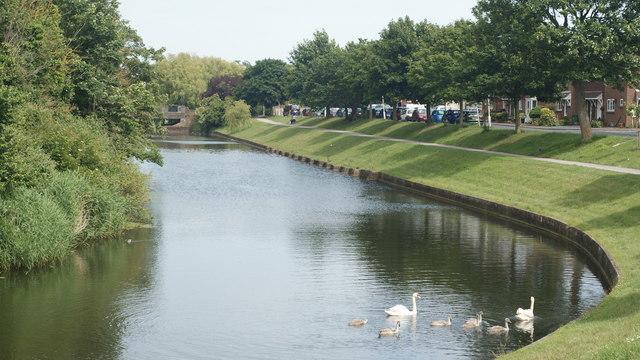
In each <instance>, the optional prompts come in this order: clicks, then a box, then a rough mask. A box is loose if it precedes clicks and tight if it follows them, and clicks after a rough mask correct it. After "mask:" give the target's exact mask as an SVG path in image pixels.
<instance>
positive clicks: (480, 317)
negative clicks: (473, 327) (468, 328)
mask: <svg viewBox="0 0 640 360" xmlns="http://www.w3.org/2000/svg"><path fill="white" fill-rule="evenodd" d="M480 324H482V314H478V325H480Z"/></svg>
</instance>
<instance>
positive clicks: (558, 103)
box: [556, 101, 564, 111]
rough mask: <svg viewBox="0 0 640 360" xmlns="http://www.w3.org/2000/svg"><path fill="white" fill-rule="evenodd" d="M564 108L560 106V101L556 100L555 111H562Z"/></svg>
mask: <svg viewBox="0 0 640 360" xmlns="http://www.w3.org/2000/svg"><path fill="white" fill-rule="evenodd" d="M563 109H564V108H563V107H562V101H558V102H557V103H556V111H562V110H563Z"/></svg>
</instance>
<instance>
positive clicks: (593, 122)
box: [591, 119, 602, 128]
mask: <svg viewBox="0 0 640 360" xmlns="http://www.w3.org/2000/svg"><path fill="white" fill-rule="evenodd" d="M591 127H592V128H601V127H602V120H601V119H598V120H591Z"/></svg>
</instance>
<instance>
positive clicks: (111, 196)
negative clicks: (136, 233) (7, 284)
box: [0, 168, 147, 270]
mask: <svg viewBox="0 0 640 360" xmlns="http://www.w3.org/2000/svg"><path fill="white" fill-rule="evenodd" d="M131 170H133V168H132V169H131ZM136 174H139V172H138V173H133V174H132V176H130V177H128V178H126V180H124V179H125V177H123V176H122V174H112V175H110V176H96V175H90V174H89V175H87V174H83V173H81V172H78V171H66V172H58V173H54V174H53V175H52V176H51V178H50V179H48V181H47V182H45V183H43V184H41V185H40V186H38V187H34V188H19V189H17V190H16V191H12V192H11V193H6V194H4V195H3V196H2V197H0V270H6V269H10V268H26V269H31V268H34V267H41V266H43V265H46V264H48V263H51V262H55V261H58V260H60V259H62V258H64V257H65V256H67V255H68V254H69V253H70V251H71V250H72V249H73V248H75V247H77V246H78V245H79V244H81V243H86V242H88V241H92V240H95V239H100V238H106V237H110V236H114V235H117V234H119V233H121V232H122V231H123V230H124V229H125V228H126V225H127V222H128V221H129V220H130V219H131V218H132V216H133V214H138V215H136V217H137V218H138V219H145V218H146V217H145V215H144V214H145V213H146V212H145V211H144V200H145V199H146V198H147V197H146V195H145V194H146V185H145V184H146V183H145V178H144V177H143V176H142V175H138V176H136ZM116 179H121V181H120V182H119V181H117V180H116ZM125 186H126V187H128V188H125Z"/></svg>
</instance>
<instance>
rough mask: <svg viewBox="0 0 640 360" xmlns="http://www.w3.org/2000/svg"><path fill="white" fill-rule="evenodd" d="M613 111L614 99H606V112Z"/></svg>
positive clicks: (614, 109)
mask: <svg viewBox="0 0 640 360" xmlns="http://www.w3.org/2000/svg"><path fill="white" fill-rule="evenodd" d="M615 111H616V100H615V99H607V112H615Z"/></svg>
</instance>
